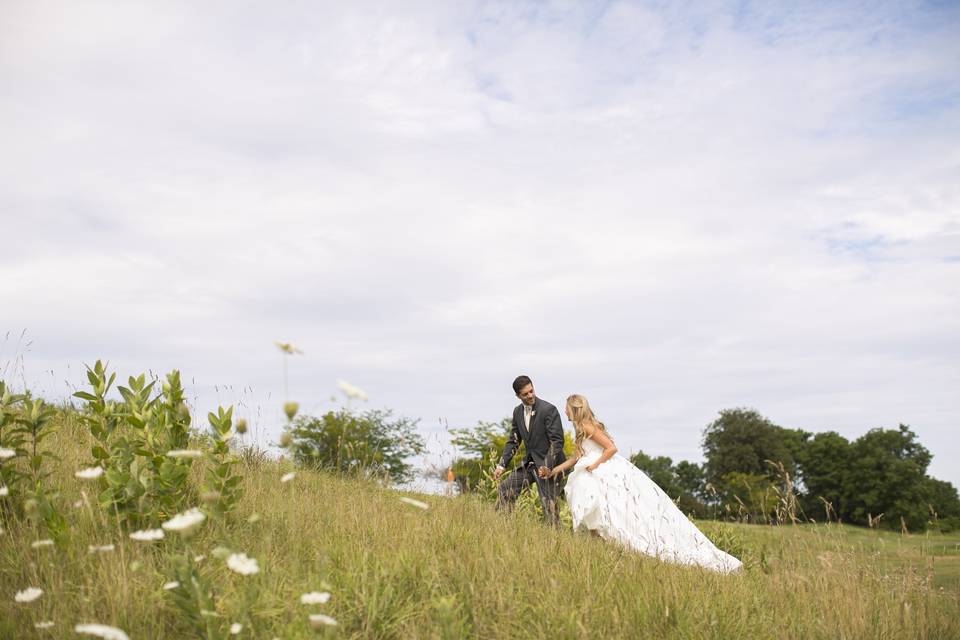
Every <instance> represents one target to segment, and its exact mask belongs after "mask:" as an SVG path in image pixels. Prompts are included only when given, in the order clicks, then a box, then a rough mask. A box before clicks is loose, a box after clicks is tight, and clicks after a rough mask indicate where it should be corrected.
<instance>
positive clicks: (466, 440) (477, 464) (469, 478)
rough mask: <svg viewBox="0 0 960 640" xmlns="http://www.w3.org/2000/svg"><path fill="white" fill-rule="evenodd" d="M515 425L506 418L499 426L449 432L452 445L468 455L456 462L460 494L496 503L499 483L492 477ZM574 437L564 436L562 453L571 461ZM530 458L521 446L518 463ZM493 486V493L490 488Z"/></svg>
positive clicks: (489, 424) (481, 425)
mask: <svg viewBox="0 0 960 640" xmlns="http://www.w3.org/2000/svg"><path fill="white" fill-rule="evenodd" d="M512 425H513V421H512V420H511V419H510V418H504V419H502V420H501V421H500V422H483V421H481V422H478V423H477V424H476V426H474V427H460V428H456V429H450V433H451V434H452V435H453V437H452V438H450V443H451V444H452V445H453V446H454V447H456V448H457V449H459V450H460V451H461V452H462V453H464V454H466V455H464V456H461V457H460V458H457V459H456V460H454V461H453V465H452V466H453V473H454V475H455V477H456V480H457V484H458V485H459V486H460V491H461V492H462V493H463V492H467V491H470V492H476V493H480V494H481V495H488V494H489V496H490V498H491V499H496V496H497V494H496V482H494V481H493V476H491V475H490V473H491V472H492V471H493V469H494V467H496V466H497V465H498V464H499V463H500V456H501V454H502V453H503V447H504V445H506V443H507V438H508V437H509V436H510V430H511V429H512V428H513V426H512ZM573 441H574V438H573V434H570V433H567V434H564V439H563V453H564V454H565V455H566V456H567V457H568V458H569V457H570V456H571V455H573ZM526 455H527V451H526V447H525V446H524V444H523V441H521V442H520V446H519V447H518V449H517V451H516V453H515V454H514V459H515V460H523V458H524V457H525V456H526ZM491 484H492V485H493V492H492V493H491V492H490V490H489V488H490V487H489V485H491Z"/></svg>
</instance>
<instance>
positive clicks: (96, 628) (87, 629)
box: [73, 624, 130, 640]
mask: <svg viewBox="0 0 960 640" xmlns="http://www.w3.org/2000/svg"><path fill="white" fill-rule="evenodd" d="M73 630H74V631H76V632H77V633H83V634H86V635H88V636H97V637H98V638H103V640H130V637H129V636H128V635H127V634H126V633H124V632H123V631H121V630H120V629H117V628H116V627H108V626H107V625H105V624H78V625H77V626H75V627H74V628H73Z"/></svg>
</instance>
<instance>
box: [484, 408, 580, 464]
mask: <svg viewBox="0 0 960 640" xmlns="http://www.w3.org/2000/svg"><path fill="white" fill-rule="evenodd" d="M521 442H523V444H524V445H526V448H527V457H526V458H524V460H523V463H524V465H527V464H530V463H531V462H532V463H533V464H535V465H536V466H538V467H547V468H550V469H552V468H553V467H555V466H557V465H558V464H561V463H562V462H563V461H564V460H566V459H567V458H566V456H565V455H563V424H562V423H561V422H560V412H559V411H557V408H556V407H555V406H553V405H552V404H550V403H549V402H547V401H546V400H541V399H540V398H537V399H536V401H535V402H534V403H533V415H532V416H530V430H529V431H528V430H527V428H526V427H525V426H524V424H523V403H520V405H519V406H518V407H517V408H516V409H514V410H513V430H512V431H511V432H510V437H509V438H507V444H506V445H505V446H504V447H503V458H502V460H501V462H500V464H501V466H503V467H504V468H506V467H507V465H509V464H510V459H511V458H513V454H515V453H516V452H517V449H519V448H520V443H521Z"/></svg>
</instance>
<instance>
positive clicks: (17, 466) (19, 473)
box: [0, 382, 68, 546]
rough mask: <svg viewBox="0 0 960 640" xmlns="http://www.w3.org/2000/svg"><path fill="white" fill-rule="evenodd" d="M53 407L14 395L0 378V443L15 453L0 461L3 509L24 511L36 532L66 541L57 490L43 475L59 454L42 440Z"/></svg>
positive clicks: (53, 413)
mask: <svg viewBox="0 0 960 640" xmlns="http://www.w3.org/2000/svg"><path fill="white" fill-rule="evenodd" d="M56 415H57V411H56V410H55V409H54V408H53V407H51V406H50V405H48V404H47V403H45V402H44V401H43V400H40V399H33V398H31V397H30V395H29V394H21V395H14V394H12V393H10V392H9V390H8V389H7V388H6V385H5V384H4V383H3V382H0V446H2V448H4V449H6V450H8V451H12V452H14V454H15V455H13V456H12V457H9V458H7V459H5V460H2V461H0V486H4V487H6V489H7V491H8V492H9V493H10V500H9V501H8V500H4V501H3V503H2V504H3V511H4V512H6V513H7V514H10V515H11V516H14V515H16V516H20V515H26V516H27V517H28V518H29V519H30V520H31V521H32V522H33V524H34V527H35V528H36V530H37V533H38V534H41V533H42V534H43V535H44V536H45V537H49V538H52V539H53V540H54V541H55V542H56V543H57V544H59V545H61V546H62V545H64V544H66V541H67V538H68V530H67V525H66V520H65V519H64V517H63V515H62V514H61V513H60V512H59V511H58V510H57V507H56V499H57V497H58V494H57V493H56V492H53V491H51V490H50V489H49V487H48V486H47V485H48V482H47V479H48V478H49V477H50V476H51V475H52V473H53V471H52V466H53V464H55V463H56V462H59V460H60V458H59V456H57V454H55V453H54V452H53V451H52V450H50V449H46V448H43V446H42V445H43V442H44V440H46V439H47V438H49V437H50V436H52V435H54V433H55V432H56V429H55V427H54V418H55V417H56Z"/></svg>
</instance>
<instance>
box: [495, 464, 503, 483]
mask: <svg viewBox="0 0 960 640" xmlns="http://www.w3.org/2000/svg"><path fill="white" fill-rule="evenodd" d="M503 471H504V469H503V467H501V466H500V465H497V468H496V469H494V470H493V479H494V480H499V479H500V476H502V475H503Z"/></svg>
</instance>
